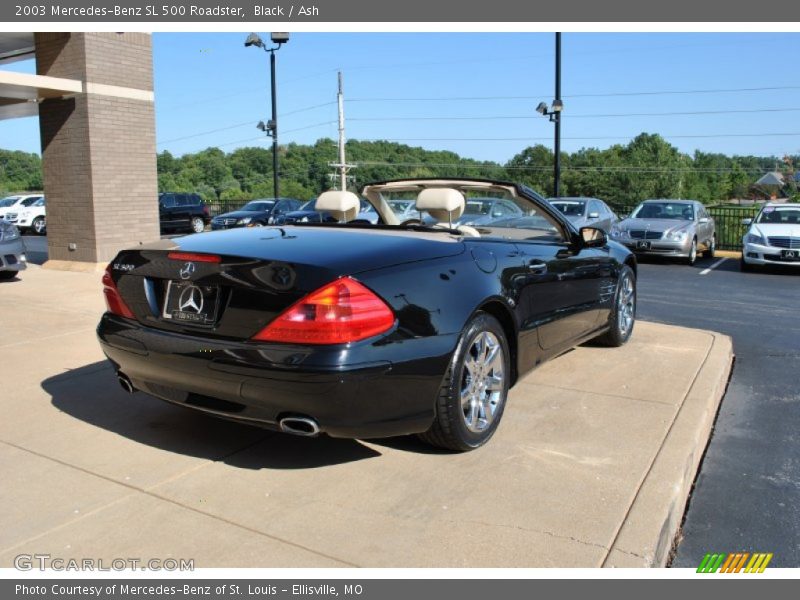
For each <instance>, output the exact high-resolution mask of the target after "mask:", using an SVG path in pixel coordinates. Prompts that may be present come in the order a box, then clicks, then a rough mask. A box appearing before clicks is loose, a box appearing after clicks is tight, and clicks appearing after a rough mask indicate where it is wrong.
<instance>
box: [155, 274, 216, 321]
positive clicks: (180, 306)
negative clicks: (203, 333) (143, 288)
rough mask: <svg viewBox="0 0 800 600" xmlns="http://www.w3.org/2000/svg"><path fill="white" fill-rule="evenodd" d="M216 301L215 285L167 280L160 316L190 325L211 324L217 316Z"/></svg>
mask: <svg viewBox="0 0 800 600" xmlns="http://www.w3.org/2000/svg"><path fill="white" fill-rule="evenodd" d="M218 303H219V288H218V287H217V286H214V285H197V284H195V283H192V282H190V281H172V280H170V281H169V282H167V293H166V294H165V297H164V310H163V312H162V314H161V316H162V317H163V318H164V319H171V320H173V321H181V322H183V323H190V324H192V325H213V324H214V321H215V320H216V318H217V305H218Z"/></svg>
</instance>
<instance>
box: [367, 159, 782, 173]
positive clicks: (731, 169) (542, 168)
mask: <svg viewBox="0 0 800 600" xmlns="http://www.w3.org/2000/svg"><path fill="white" fill-rule="evenodd" d="M358 164H359V166H362V167H402V168H420V167H428V168H437V169H440V168H458V169H504V170H509V171H547V172H550V171H552V167H551V166H550V165H541V166H540V165H500V164H497V163H492V164H471V163H467V164H462V163H425V162H390V161H358ZM565 169H566V170H569V171H586V172H592V171H609V172H631V173H661V172H665V173H666V172H685V173H729V172H735V171H740V170H741V171H745V172H748V173H767V172H769V169H765V168H755V167H754V168H745V167H697V168H693V167H632V166H601V165H596V166H582V167H565Z"/></svg>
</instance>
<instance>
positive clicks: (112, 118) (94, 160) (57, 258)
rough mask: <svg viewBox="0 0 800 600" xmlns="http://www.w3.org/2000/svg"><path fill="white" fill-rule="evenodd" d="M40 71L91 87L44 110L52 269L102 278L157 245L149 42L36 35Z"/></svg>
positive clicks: (133, 37)
mask: <svg viewBox="0 0 800 600" xmlns="http://www.w3.org/2000/svg"><path fill="white" fill-rule="evenodd" d="M36 69H37V72H38V74H40V75H50V76H53V77H64V78H68V79H78V80H81V81H82V82H83V88H84V93H83V94H78V95H76V96H75V97H73V98H66V99H57V100H46V101H43V102H42V103H41V105H40V107H39V123H40V130H41V137H42V162H43V169H44V192H45V195H46V197H47V246H48V252H49V260H48V262H47V263H46V266H48V267H52V268H80V269H94V268H95V267H96V266H97V265H98V263H99V264H101V265H102V264H104V263H107V262H108V261H109V260H111V259H112V258H113V257H114V255H115V254H116V253H117V252H118V251H119V250H120V249H122V248H126V247H131V246H136V245H138V244H140V243H142V242H148V241H151V240H154V239H158V237H159V226H158V204H157V197H158V181H157V175H156V144H155V115H154V111H153V67H152V45H151V39H150V35H148V34H144V33H37V34H36ZM71 246H72V247H73V248H74V249H70V248H71ZM86 263H89V264H86Z"/></svg>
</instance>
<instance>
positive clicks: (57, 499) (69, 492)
mask: <svg viewBox="0 0 800 600" xmlns="http://www.w3.org/2000/svg"><path fill="white" fill-rule="evenodd" d="M0 471H2V473H3V483H2V486H0V506H2V508H3V510H2V511H0V553H2V552H4V551H7V550H9V549H10V548H12V547H14V546H16V545H18V544H20V543H22V542H24V541H26V540H29V539H31V538H34V537H37V536H39V535H41V534H43V533H45V532H47V531H49V530H51V529H53V528H54V527H58V526H61V525H63V524H65V523H70V522H72V521H75V520H77V519H80V518H82V517H84V516H85V515H89V514H91V513H92V512H93V511H94V510H96V509H98V508H100V507H103V506H106V505H108V504H110V503H113V502H116V501H118V500H119V499H121V498H122V497H124V496H126V495H128V494H130V493H132V491H131V490H128V489H126V488H124V487H121V486H118V485H115V484H113V483H111V482H108V481H105V480H103V479H101V478H99V477H96V476H94V475H92V474H90V473H81V472H80V471H75V470H74V469H71V468H70V467H67V466H65V465H62V464H59V463H57V462H54V461H52V460H49V459H47V458H44V457H42V456H37V455H36V454H32V453H30V452H26V451H23V450H19V449H17V448H14V447H12V446H9V445H7V444H5V443H0ZM66 479H68V480H69V481H70V485H69V486H66V487H64V488H62V489H59V490H58V492H57V493H54V491H55V490H54V489H53V482H54V481H64V480H66ZM3 566H6V565H5V563H3Z"/></svg>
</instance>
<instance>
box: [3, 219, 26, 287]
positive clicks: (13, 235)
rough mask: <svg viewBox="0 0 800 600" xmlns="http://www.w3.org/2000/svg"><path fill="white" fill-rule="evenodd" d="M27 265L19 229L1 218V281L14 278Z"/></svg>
mask: <svg viewBox="0 0 800 600" xmlns="http://www.w3.org/2000/svg"><path fill="white" fill-rule="evenodd" d="M27 266H28V265H27V262H26V260H25V246H24V245H23V243H22V238H21V237H20V235H19V229H17V228H16V227H15V226H14V225H12V224H11V223H7V222H6V221H4V220H3V219H0V281H2V280H4V279H14V277H16V276H17V274H19V272H20V271H22V270H23V269H25V268H26V267H27Z"/></svg>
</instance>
